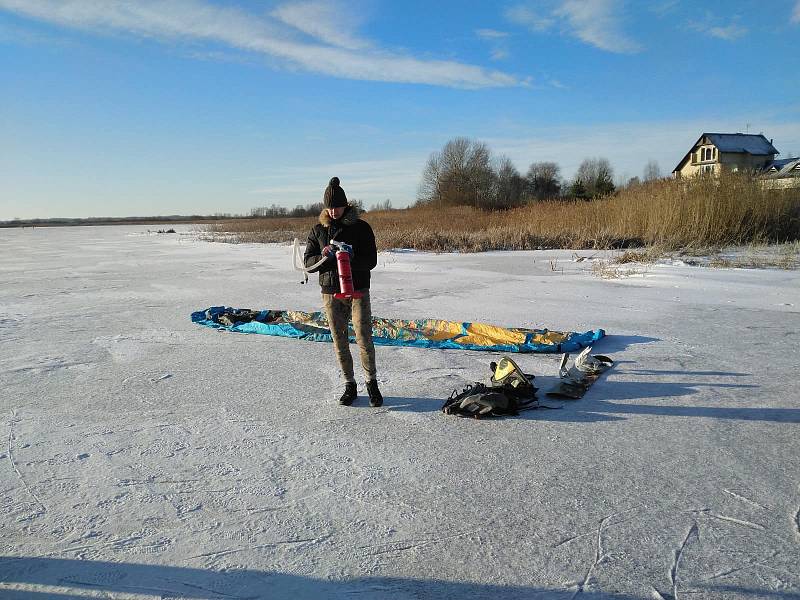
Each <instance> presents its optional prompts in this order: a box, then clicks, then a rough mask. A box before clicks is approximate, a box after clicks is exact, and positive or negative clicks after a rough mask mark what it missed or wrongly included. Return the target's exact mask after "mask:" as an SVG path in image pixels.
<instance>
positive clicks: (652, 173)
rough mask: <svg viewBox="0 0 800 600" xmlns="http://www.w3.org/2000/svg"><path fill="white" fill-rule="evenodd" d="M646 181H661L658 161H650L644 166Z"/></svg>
mask: <svg viewBox="0 0 800 600" xmlns="http://www.w3.org/2000/svg"><path fill="white" fill-rule="evenodd" d="M643 179H644V181H654V180H656V179H661V167H659V166H658V161H656V160H653V159H650V160H648V161H647V164H646V165H645V166H644V178H643Z"/></svg>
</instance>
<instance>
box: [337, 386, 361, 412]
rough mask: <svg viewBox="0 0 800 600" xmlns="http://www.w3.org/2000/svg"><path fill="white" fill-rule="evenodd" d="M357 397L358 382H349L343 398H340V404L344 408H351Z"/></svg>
mask: <svg viewBox="0 0 800 600" xmlns="http://www.w3.org/2000/svg"><path fill="white" fill-rule="evenodd" d="M357 396H358V391H357V390H356V382H355V381H348V382H347V383H346V384H345V386H344V394H342V397H341V398H339V404H341V405H342V406H350V405H351V404H352V403H353V400H355V399H356V397H357Z"/></svg>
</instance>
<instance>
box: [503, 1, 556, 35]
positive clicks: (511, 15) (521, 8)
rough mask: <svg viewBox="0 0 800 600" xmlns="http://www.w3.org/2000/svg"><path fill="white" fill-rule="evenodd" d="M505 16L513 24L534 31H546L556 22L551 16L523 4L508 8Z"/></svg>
mask: <svg viewBox="0 0 800 600" xmlns="http://www.w3.org/2000/svg"><path fill="white" fill-rule="evenodd" d="M503 15H504V16H505V18H506V19H508V20H509V21H511V22H512V23H516V24H517V25H522V26H524V27H527V28H529V29H532V30H533V31H546V30H547V29H550V27H552V26H553V25H555V22H556V20H555V19H554V18H552V17H551V16H545V15H542V14H541V13H538V12H535V11H534V10H532V9H531V8H529V7H527V6H525V5H523V4H518V5H517V6H512V7H510V8H507V9H506V10H505V11H504V13H503Z"/></svg>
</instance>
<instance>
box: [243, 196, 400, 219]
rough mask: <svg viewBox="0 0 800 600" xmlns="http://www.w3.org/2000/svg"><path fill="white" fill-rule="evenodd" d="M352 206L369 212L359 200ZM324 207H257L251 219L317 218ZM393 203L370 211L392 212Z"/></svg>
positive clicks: (386, 202)
mask: <svg viewBox="0 0 800 600" xmlns="http://www.w3.org/2000/svg"><path fill="white" fill-rule="evenodd" d="M349 202H350V204H351V205H352V206H355V207H356V208H358V210H360V211H361V212H367V210H366V209H365V208H364V203H363V202H362V201H361V200H359V199H357V198H356V199H353V200H350V201H349ZM323 208H324V205H323V204H322V202H314V203H312V204H306V205H302V204H298V205H297V206H295V207H294V208H287V207H286V206H278V205H277V204H273V205H272V206H257V207H255V208H251V209H250V217H251V218H255V219H277V218H281V217H316V216H317V215H318V214H319V213H321V212H322V209H323ZM391 208H392V201H391V200H386V201H385V202H381V203H379V204H375V205H373V206H371V207H370V209H369V210H391Z"/></svg>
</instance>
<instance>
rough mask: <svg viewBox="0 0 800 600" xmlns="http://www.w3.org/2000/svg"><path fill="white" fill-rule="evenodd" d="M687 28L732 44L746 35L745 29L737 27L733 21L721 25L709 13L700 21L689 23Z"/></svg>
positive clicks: (717, 19) (718, 20) (746, 30)
mask: <svg viewBox="0 0 800 600" xmlns="http://www.w3.org/2000/svg"><path fill="white" fill-rule="evenodd" d="M689 27H690V28H691V29H694V30H695V31H699V32H700V33H705V34H708V35H710V36H712V37H715V38H717V39H720V40H726V41H728V42H733V41H736V40H738V39H739V38H741V37H744V36H745V35H747V32H748V29H747V27H742V26H741V25H738V24H737V23H736V22H735V21H733V22H730V23H728V24H727V25H721V24H720V19H719V18H717V17H715V16H714V15H713V14H711V13H706V16H705V18H704V19H703V20H702V21H689Z"/></svg>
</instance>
